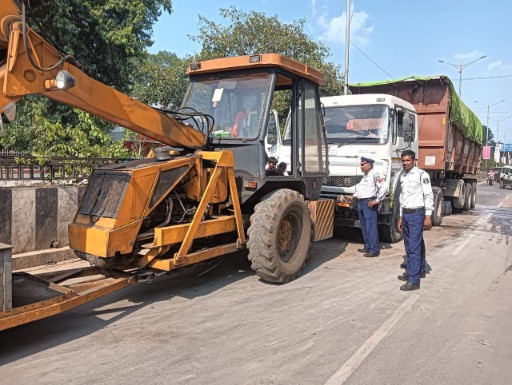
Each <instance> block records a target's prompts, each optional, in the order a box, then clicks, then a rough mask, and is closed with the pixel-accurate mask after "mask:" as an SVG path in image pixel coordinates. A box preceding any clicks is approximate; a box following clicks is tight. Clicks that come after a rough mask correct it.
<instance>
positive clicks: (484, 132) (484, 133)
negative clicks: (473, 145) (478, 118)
mask: <svg viewBox="0 0 512 385" xmlns="http://www.w3.org/2000/svg"><path fill="white" fill-rule="evenodd" d="M487 131H489V132H487ZM487 135H489V136H487ZM487 138H489V139H487ZM487 143H489V146H494V145H496V143H495V142H494V134H493V133H492V130H491V129H490V128H489V129H487V126H485V125H483V124H482V144H483V145H484V146H487Z"/></svg>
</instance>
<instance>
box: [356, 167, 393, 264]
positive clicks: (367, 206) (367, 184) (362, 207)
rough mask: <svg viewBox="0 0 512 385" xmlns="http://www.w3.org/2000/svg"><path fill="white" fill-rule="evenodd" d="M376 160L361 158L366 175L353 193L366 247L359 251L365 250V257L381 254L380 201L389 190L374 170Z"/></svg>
mask: <svg viewBox="0 0 512 385" xmlns="http://www.w3.org/2000/svg"><path fill="white" fill-rule="evenodd" d="M374 162H375V161H374V160H373V159H370V158H365V157H362V158H361V171H362V172H363V173H364V176H363V179H361V182H359V184H358V185H357V186H356V192H355V193H354V195H353V199H357V211H358V214H359V221H360V222H361V230H362V232H363V240H364V249H359V250H358V251H360V252H364V253H365V254H364V256H365V257H378V256H379V254H380V251H379V249H380V247H379V233H378V229H377V214H378V209H379V202H381V201H382V199H383V198H384V196H386V193H387V192H388V187H387V185H386V183H385V179H384V178H383V177H382V176H381V175H380V174H378V173H376V172H375V171H374V170H373V163H374Z"/></svg>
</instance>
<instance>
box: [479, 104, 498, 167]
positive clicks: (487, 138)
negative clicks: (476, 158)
mask: <svg viewBox="0 0 512 385" xmlns="http://www.w3.org/2000/svg"><path fill="white" fill-rule="evenodd" d="M504 101H505V99H503V100H500V101H499V102H496V103H494V104H487V106H486V105H485V104H483V103H480V102H479V101H478V100H475V103H478V104H481V105H482V106H484V107H487V123H486V126H485V131H486V133H487V134H486V138H485V145H486V146H488V145H489V112H490V110H491V107H492V106H495V105H496V104H500V103H503V102H504ZM485 165H486V166H487V159H485Z"/></svg>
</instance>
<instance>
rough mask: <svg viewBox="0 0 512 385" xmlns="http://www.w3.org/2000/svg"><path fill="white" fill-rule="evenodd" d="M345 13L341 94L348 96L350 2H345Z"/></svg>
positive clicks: (348, 0)
mask: <svg viewBox="0 0 512 385" xmlns="http://www.w3.org/2000/svg"><path fill="white" fill-rule="evenodd" d="M345 12H346V18H345V20H346V23H345V76H344V78H345V79H344V80H345V81H344V83H345V84H344V85H343V93H344V94H345V95H348V64H349V52H350V50H349V48H350V0H347V10H346V11H345Z"/></svg>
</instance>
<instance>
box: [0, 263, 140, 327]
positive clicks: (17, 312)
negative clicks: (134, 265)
mask: <svg viewBox="0 0 512 385" xmlns="http://www.w3.org/2000/svg"><path fill="white" fill-rule="evenodd" d="M43 277H46V278H48V279H44V278H43ZM51 280H53V281H61V283H60V284H56V283H53V282H52V281H51ZM136 282H137V275H136V274H127V273H124V272H121V271H116V270H103V269H99V268H97V267H91V268H86V269H80V270H76V269H75V270H72V271H69V272H57V273H51V274H46V275H41V276H34V275H30V274H26V273H15V274H13V293H14V295H13V309H12V310H9V311H4V312H1V313H0V330H5V329H9V328H12V327H15V326H19V325H23V324H25V323H28V322H32V321H36V320H39V319H42V318H46V317H50V316H52V315H56V314H59V313H62V312H64V311H66V310H69V309H72V308H75V307H77V306H80V305H83V304H85V303H87V302H90V301H93V300H95V299H97V298H100V297H103V296H105V295H107V294H110V293H113V292H114V291H117V290H119V289H122V288H123V287H126V286H128V285H131V284H133V283H136Z"/></svg>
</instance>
